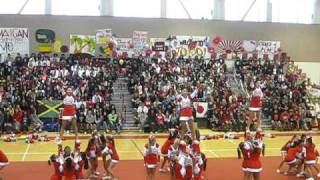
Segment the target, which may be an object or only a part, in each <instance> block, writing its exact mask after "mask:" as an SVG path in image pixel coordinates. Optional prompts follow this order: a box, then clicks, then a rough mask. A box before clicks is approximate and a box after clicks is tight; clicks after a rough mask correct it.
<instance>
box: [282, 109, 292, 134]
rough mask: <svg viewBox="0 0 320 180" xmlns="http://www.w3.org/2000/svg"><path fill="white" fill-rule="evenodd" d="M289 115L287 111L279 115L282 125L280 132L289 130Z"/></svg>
mask: <svg viewBox="0 0 320 180" xmlns="http://www.w3.org/2000/svg"><path fill="white" fill-rule="evenodd" d="M289 117H290V115H289V113H288V111H287V110H285V111H283V112H282V113H281V115H280V120H281V124H282V130H285V129H287V130H288V129H289Z"/></svg>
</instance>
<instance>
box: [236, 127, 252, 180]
mask: <svg viewBox="0 0 320 180" xmlns="http://www.w3.org/2000/svg"><path fill="white" fill-rule="evenodd" d="M251 141H252V136H251V133H250V132H249V131H246V132H245V134H244V142H241V143H240V144H239V146H238V149H237V151H238V159H241V156H242V158H243V161H242V171H243V179H244V180H247V179H250V174H249V172H248V162H249V158H250V154H251Z"/></svg>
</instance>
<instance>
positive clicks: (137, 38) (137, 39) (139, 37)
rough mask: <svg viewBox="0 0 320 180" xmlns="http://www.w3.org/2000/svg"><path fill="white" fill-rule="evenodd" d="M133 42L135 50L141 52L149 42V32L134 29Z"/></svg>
mask: <svg viewBox="0 0 320 180" xmlns="http://www.w3.org/2000/svg"><path fill="white" fill-rule="evenodd" d="M132 43H133V48H134V49H135V51H138V52H141V51H142V50H143V49H144V47H145V46H146V45H147V43H148V32H146V31H133V36H132Z"/></svg>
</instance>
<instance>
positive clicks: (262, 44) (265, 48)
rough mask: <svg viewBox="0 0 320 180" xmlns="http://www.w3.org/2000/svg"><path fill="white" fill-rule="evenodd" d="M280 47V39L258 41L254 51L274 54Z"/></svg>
mask: <svg viewBox="0 0 320 180" xmlns="http://www.w3.org/2000/svg"><path fill="white" fill-rule="evenodd" d="M279 48H280V41H258V42H257V47H256V51H257V52H258V53H260V54H274V53H276V52H277V51H278V49H279Z"/></svg>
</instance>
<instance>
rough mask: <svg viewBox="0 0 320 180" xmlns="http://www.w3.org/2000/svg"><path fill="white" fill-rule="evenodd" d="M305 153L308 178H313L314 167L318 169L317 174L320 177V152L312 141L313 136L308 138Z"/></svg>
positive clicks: (304, 148)
mask: <svg viewBox="0 0 320 180" xmlns="http://www.w3.org/2000/svg"><path fill="white" fill-rule="evenodd" d="M303 154H304V157H305V161H304V166H305V171H306V176H307V179H309V180H311V179H313V177H312V168H315V169H316V171H317V173H318V174H317V176H318V177H320V173H319V169H318V168H317V166H316V164H317V159H318V157H319V152H318V150H317V149H316V145H315V144H314V143H313V142H312V137H309V138H307V140H306V144H305V145H304V147H303Z"/></svg>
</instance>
